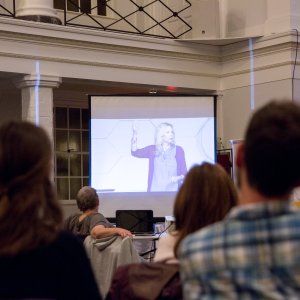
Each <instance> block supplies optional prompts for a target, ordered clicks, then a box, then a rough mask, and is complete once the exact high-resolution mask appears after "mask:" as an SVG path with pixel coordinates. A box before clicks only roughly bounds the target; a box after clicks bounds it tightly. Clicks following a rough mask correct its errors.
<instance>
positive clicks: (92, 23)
mask: <svg viewBox="0 0 300 300" xmlns="http://www.w3.org/2000/svg"><path fill="white" fill-rule="evenodd" d="M99 2H101V1H97V3H99ZM80 3H81V2H80ZM82 3H84V2H82ZM115 3H116V1H115V2H113V1H112V0H106V1H105V11H106V16H99V15H98V14H97V12H99V11H101V10H102V11H103V3H101V8H100V7H99V4H97V5H95V6H90V7H88V9H87V6H86V5H84V6H81V7H80V4H79V2H78V0H77V1H74V0H65V5H64V23H65V25H67V26H80V27H89V28H94V29H100V30H105V31H115V32H124V33H134V34H140V35H148V36H154V37H164V38H166V37H167V38H173V39H176V38H179V37H180V36H182V35H184V34H186V33H187V32H189V31H190V30H191V29H192V27H191V26H190V24H189V23H188V22H187V20H186V19H187V18H188V14H191V6H192V5H191V3H190V1H188V0H184V1H182V0H177V1H176V0H171V1H170V0H169V1H166V0H164V1H162V0H152V1H151V0H150V1H140V0H135V1H134V0H122V1H121V5H120V2H119V5H113V4H115ZM141 3H143V4H141ZM70 6H71V7H73V9H74V8H76V9H77V13H76V14H74V12H70V11H69V10H68V9H67V8H68V7H70ZM95 12H96V13H95Z"/></svg>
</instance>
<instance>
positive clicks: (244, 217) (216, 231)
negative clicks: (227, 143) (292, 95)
mask: <svg viewBox="0 0 300 300" xmlns="http://www.w3.org/2000/svg"><path fill="white" fill-rule="evenodd" d="M237 166H238V168H239V187H240V194H239V205H238V206H237V207H235V208H233V209H232V210H231V211H230V212H229V215H228V216H227V217H226V218H225V220H223V221H221V222H218V223H215V224H213V225H211V226H208V227H206V228H204V229H202V230H200V231H197V232H196V233H193V234H191V235H189V236H188V237H187V238H186V239H185V240H184V241H183V242H182V246H181V249H180V251H179V258H180V264H181V269H180V270H181V277H182V281H183V286H184V288H183V289H184V297H185V299H214V300H217V299H243V300H244V299H300V211H299V210H298V211H297V210H296V209H295V208H293V207H292V206H291V205H290V202H289V198H290V196H291V192H292V190H293V188H295V187H296V186H299V185H300V107H299V106H297V105H296V104H294V103H292V102H290V101H281V102H271V103H270V104H267V105H265V106H264V107H262V108H261V109H259V110H258V111H257V112H256V113H255V114H254V115H253V117H252V119H251V121H250V124H249V126H248V129H247V131H246V136H245V142H244V144H243V145H241V147H240V148H239V149H238V154H237Z"/></svg>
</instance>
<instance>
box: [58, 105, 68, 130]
mask: <svg viewBox="0 0 300 300" xmlns="http://www.w3.org/2000/svg"><path fill="white" fill-rule="evenodd" d="M67 121H68V118H67V109H66V108H63V107H56V109H55V127H56V128H67V127H68V126H67Z"/></svg>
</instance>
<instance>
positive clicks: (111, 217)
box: [88, 93, 217, 221]
mask: <svg viewBox="0 0 300 300" xmlns="http://www.w3.org/2000/svg"><path fill="white" fill-rule="evenodd" d="M92 97H127V98H128V97H133V98H135V97H149V98H164V97H169V98H170V97H175V98H176V97H200V98H208V97H210V98H212V101H213V118H214V137H213V139H214V162H215V163H216V162H217V96H216V95H202V94H199V95H198V94H196V95H186V94H172V95H159V94H155V95H153V94H144V93H142V94H133V95H131V94H89V95H88V109H89V180H88V182H89V185H91V180H92V177H91V176H92V167H91V160H92V139H91V120H92V112H91V101H92ZM119 194H124V195H126V194H139V195H141V196H143V194H148V195H149V193H146V192H145V193H142V192H139V193H134V192H128V193H117V192H115V193H111V195H114V197H112V199H109V200H108V201H112V202H115V201H116V202H117V203H118V201H122V199H121V200H119V199H118V198H119V197H118V196H119ZM150 194H152V195H153V197H155V196H156V195H158V196H159V195H161V194H163V195H164V196H167V197H168V195H169V196H170V194H172V196H173V199H172V200H171V202H172V211H173V202H174V198H175V195H176V193H175V194H174V192H173V193H171V192H151V193H150ZM99 195H100V211H101V212H102V213H104V215H105V216H107V217H108V218H109V219H110V220H114V218H115V215H113V214H111V213H107V212H106V211H105V209H104V211H103V209H102V208H103V207H101V199H102V196H101V193H99ZM116 199H117V200H116ZM106 201H107V200H106ZM120 204H121V205H120V206H118V208H116V210H117V209H121V210H122V209H134V208H132V207H129V208H128V207H127V206H126V203H125V205H124V203H121V202H120ZM145 209H153V208H152V207H147V208H145ZM153 211H154V218H155V220H160V221H161V220H162V219H163V218H164V217H165V215H166V214H165V215H157V214H156V213H155V209H153Z"/></svg>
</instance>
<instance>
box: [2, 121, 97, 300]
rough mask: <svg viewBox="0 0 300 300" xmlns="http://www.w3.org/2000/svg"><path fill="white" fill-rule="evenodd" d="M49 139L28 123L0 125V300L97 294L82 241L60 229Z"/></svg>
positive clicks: (93, 297)
mask: <svg viewBox="0 0 300 300" xmlns="http://www.w3.org/2000/svg"><path fill="white" fill-rule="evenodd" d="M52 155H53V154H52V143H51V141H50V139H49V137H48V134H47V133H46V131H44V130H43V129H42V128H40V127H37V126H35V125H34V124H32V123H29V122H21V121H11V122H8V123H5V124H3V125H1V127H0V270H1V272H0V282H1V283H0V299H89V300H91V299H95V300H98V299H101V296H100V294H99V291H98V288H97V285H96V282H95V278H94V275H93V272H92V269H91V266H90V262H89V260H88V258H87V255H86V252H85V250H84V248H83V245H82V244H81V243H80V242H78V240H77V239H76V238H75V237H74V236H73V235H71V234H69V233H66V232H63V231H62V223H63V216H62V211H61V208H60V205H59V203H58V201H57V198H56V194H55V191H54V187H53V183H52V180H51V173H52V170H51V169H52V168H51V166H52V164H51V162H52Z"/></svg>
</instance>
